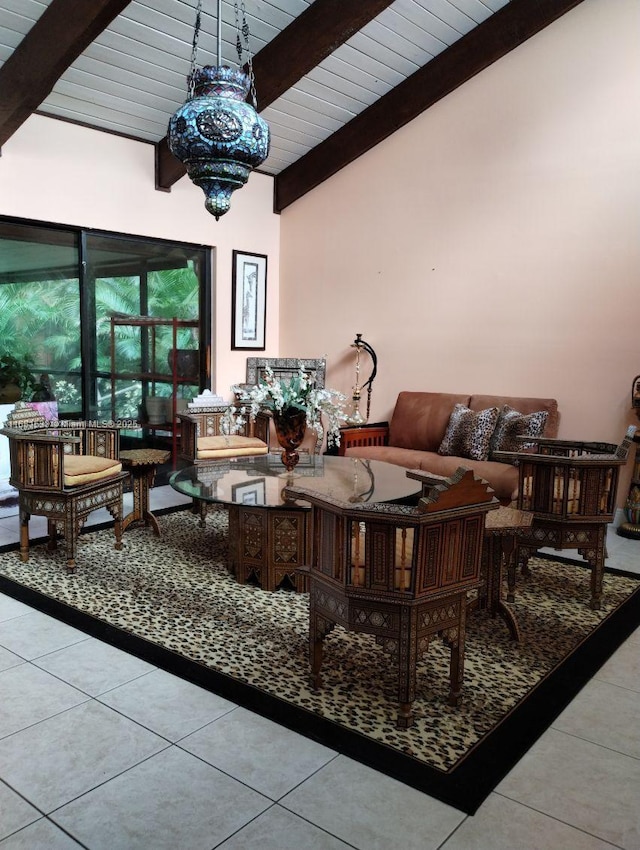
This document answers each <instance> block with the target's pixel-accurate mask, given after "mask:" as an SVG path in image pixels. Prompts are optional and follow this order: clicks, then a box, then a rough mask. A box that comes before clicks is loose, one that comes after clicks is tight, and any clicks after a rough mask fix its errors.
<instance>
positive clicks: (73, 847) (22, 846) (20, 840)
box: [0, 818, 81, 850]
mask: <svg viewBox="0 0 640 850" xmlns="http://www.w3.org/2000/svg"><path fill="white" fill-rule="evenodd" d="M80 846H81V845H80V844H78V843H77V841H74V840H73V838H70V837H69V836H68V835H66V833H64V832H63V831H62V830H61V829H59V828H58V827H57V826H56V825H55V824H53V823H51V821H49V820H46V819H44V818H43V819H41V820H39V821H36V823H34V824H31V826H27V827H25V829H21V830H20V832H16V833H15V834H14V835H12V836H10V837H9V838H7V839H5V841H0V850H79V848H80Z"/></svg>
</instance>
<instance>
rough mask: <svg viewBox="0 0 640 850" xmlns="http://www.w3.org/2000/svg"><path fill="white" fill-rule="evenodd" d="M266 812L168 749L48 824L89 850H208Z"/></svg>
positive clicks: (254, 796) (234, 785) (262, 804)
mask: <svg viewBox="0 0 640 850" xmlns="http://www.w3.org/2000/svg"><path fill="white" fill-rule="evenodd" d="M269 805H270V801H269V800H267V799H266V798H265V797H262V796H261V795H260V794H258V793H256V792H255V791H252V790H251V789H250V788H246V787H245V786H243V785H242V784H241V783H239V782H236V781H235V779H231V778H230V777H229V776H225V775H224V774H223V773H221V772H220V771H219V770H216V769H215V768H213V767H211V766H210V765H208V764H205V763H204V762H202V761H200V759H197V758H195V757H194V756H191V755H189V754H188V753H185V752H183V751H182V750H179V749H177V748H176V747H171V748H169V749H168V750H165V751H164V752H162V753H160V754H159V755H157V756H154V757H153V758H150V759H148V760H147V761H145V762H144V763H142V764H139V765H138V766H137V767H134V768H132V769H131V770H128V771H127V772H126V773H123V774H122V775H121V776H118V777H116V778H115V779H112V780H111V781H110V782H106V783H105V784H104V785H101V786H100V787H99V788H96V789H95V790H94V791H91V792H90V793H88V794H85V795H84V796H83V797H81V798H79V799H77V800H74V801H73V802H72V803H70V804H69V805H67V806H64V807H63V808H61V809H60V810H59V811H57V812H54V813H53V814H52V819H53V820H54V821H55V822H56V823H58V824H60V825H61V826H62V827H64V829H66V830H68V831H69V832H70V833H71V834H72V835H74V836H75V837H76V838H77V839H78V841H81V842H82V843H83V844H85V845H86V846H87V847H90V848H91V850H210V848H212V847H217V846H218V844H219V843H220V842H221V841H224V839H225V838H227V837H228V836H230V835H232V834H233V833H234V832H236V831H237V830H238V829H240V828H241V827H242V826H244V825H245V824H246V823H248V822H249V821H251V820H252V819H253V818H255V817H256V816H257V815H259V814H260V813H261V812H263V811H264V810H265V809H266V808H267V807H268V806H269ZM247 850H248V848H247Z"/></svg>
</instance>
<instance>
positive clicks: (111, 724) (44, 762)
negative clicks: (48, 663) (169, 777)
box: [0, 668, 167, 814]
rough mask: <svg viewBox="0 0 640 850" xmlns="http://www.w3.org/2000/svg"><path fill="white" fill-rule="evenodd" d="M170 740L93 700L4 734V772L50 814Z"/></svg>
mask: <svg viewBox="0 0 640 850" xmlns="http://www.w3.org/2000/svg"><path fill="white" fill-rule="evenodd" d="M18 669H20V668H18ZM43 675H47V674H43ZM166 746H167V742H166V741H165V740H164V739H162V738H160V737H158V736H157V735H154V734H153V733H152V732H149V731H148V730H147V729H143V728H142V727H141V726H139V725H138V724H137V723H133V722H132V721H131V720H127V718H126V717H122V716H121V715H119V714H118V713H117V712H115V711H112V710H111V709H110V708H107V707H106V706H103V705H100V704H99V703H96V702H93V701H90V702H87V703H84V704H83V705H79V706H76V707H75V708H72V709H69V710H68V711H65V712H63V713H62V714H58V715H56V716H55V717H50V718H49V719H48V720H43V721H42V722H41V723H38V724H37V725H35V726H31V727H30V728H28V729H23V730H22V731H21V732H17V733H16V734H15V735H11V736H10V737H8V738H3V739H2V740H0V765H1V766H2V767H1V775H2V778H3V779H4V780H5V782H6V783H7V784H8V785H10V786H11V787H12V788H14V789H15V790H16V791H18V793H20V794H22V795H23V797H25V798H26V799H27V800H28V801H29V802H30V803H33V805H34V806H37V807H38V808H39V809H40V810H41V811H43V812H44V813H45V814H46V813H48V812H51V811H52V810H53V809H57V808H58V807H59V806H62V805H64V804H65V803H68V802H69V801H70V800H73V799H74V798H75V797H77V796H79V795H80V794H84V793H85V792H86V791H89V790H90V789H91V788H94V787H95V786H96V785H98V784H100V783H101V782H105V781H106V780H107V779H110V778H111V777H113V776H116V775H117V774H118V773H121V772H122V771H124V770H127V768H130V767H132V766H133V765H135V764H138V762H140V761H142V760H143V759H146V758H148V757H149V756H151V755H153V754H154V753H157V752H159V751H160V750H162V749H164V748H165V747H166ZM25 756H27V757H25Z"/></svg>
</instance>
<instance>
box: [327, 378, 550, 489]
mask: <svg viewBox="0 0 640 850" xmlns="http://www.w3.org/2000/svg"><path fill="white" fill-rule="evenodd" d="M456 404H462V405H464V406H465V407H468V408H469V409H470V410H472V411H475V412H478V411H482V410H486V409H487V408H493V407H497V408H498V409H499V410H503V408H504V405H509V407H511V408H513V409H514V410H517V411H519V412H520V413H522V414H525V415H528V414H531V413H535V412H537V411H541V410H544V411H547V414H548V416H547V421H546V424H545V426H544V432H543V436H545V437H556V436H557V434H558V421H559V415H558V403H557V401H556V400H555V399H552V398H521V397H513V396H496V395H468V394H462V393H459V394H455V393H429V392H401V393H400V394H399V395H398V398H397V401H396V405H395V409H394V411H393V415H392V417H391V420H390V421H389V422H388V423H379V424H376V425H365V426H363V427H361V428H345V429H343V430H342V435H341V444H340V454H341V455H346V456H347V457H359V458H366V459H369V460H381V461H386V462H387V463H395V464H397V465H398V466H404V467H406V468H407V469H420V470H423V471H426V472H431V473H434V474H435V475H445V476H450V475H452V474H453V473H454V472H455V471H456V469H458V468H459V467H460V466H464V467H467V468H470V469H473V470H474V472H475V473H476V474H477V475H479V476H480V477H481V478H483V479H484V480H485V481H487V482H488V484H489V485H490V486H491V487H492V488H493V490H494V492H495V494H496V496H497V497H498V499H500V501H501V502H503V503H507V502H509V501H511V500H512V499H514V498H515V497H516V496H517V491H518V470H517V468H516V467H514V466H512V465H511V464H509V463H504V462H501V461H498V460H492V459H491V455H489V459H487V460H474V459H471V458H469V457H460V456H456V455H443V454H439V453H438V448H439V447H440V445H441V443H442V441H443V438H444V436H445V433H446V431H447V426H448V424H449V419H450V417H451V414H452V412H453V409H454V406H455V405H456Z"/></svg>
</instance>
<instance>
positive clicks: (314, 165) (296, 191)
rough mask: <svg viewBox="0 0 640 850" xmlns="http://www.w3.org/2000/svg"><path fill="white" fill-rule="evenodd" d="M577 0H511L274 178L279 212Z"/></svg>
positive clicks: (276, 208)
mask: <svg viewBox="0 0 640 850" xmlns="http://www.w3.org/2000/svg"><path fill="white" fill-rule="evenodd" d="M582 2H583V0H511V2H510V3H508V4H507V5H506V6H503V8H502V9H501V10H500V11H498V12H496V13H495V14H493V15H492V16H491V17H490V18H488V19H487V20H486V21H484V22H483V23H482V24H480V25H479V26H477V27H476V28H475V29H473V30H471V31H470V32H469V33H468V34H467V35H465V36H463V37H462V38H460V39H459V40H458V41H456V42H455V43H454V44H453V45H451V47H448V48H447V49H446V50H445V51H443V52H442V53H441V54H439V55H438V56H436V57H435V58H434V59H432V60H431V61H430V62H428V63H427V64H426V65H425V66H423V67H422V68H420V70H418V71H416V72H415V73H414V74H412V75H411V76H410V77H408V78H407V79H406V80H404V81H403V82H402V83H400V84H399V85H398V86H396V87H395V88H394V89H392V90H391V91H390V92H389V93H388V94H386V95H384V96H383V97H381V98H380V99H379V100H378V101H376V102H375V103H373V104H372V105H371V106H369V107H368V108H367V109H366V110H364V111H363V112H361V113H360V114H359V115H357V116H356V117H355V118H353V119H352V120H351V121H349V123H348V124H345V125H344V126H343V127H341V128H340V129H339V130H337V131H336V132H335V133H333V134H332V135H331V136H329V138H328V139H325V141H323V142H321V143H320V144H319V145H317V146H316V147H315V148H313V149H312V150H310V151H309V153H307V154H305V155H304V156H303V157H301V158H300V159H299V160H297V161H296V162H294V163H292V164H291V165H290V166H288V167H287V168H285V169H284V170H283V171H282V172H280V174H279V175H278V176H277V177H276V181H275V210H276V212H281V211H282V210H283V209H285V207H287V206H289V204H292V203H293V202H294V201H296V200H297V199H298V198H300V197H302V195H304V194H305V193H306V192H309V191H310V190H311V189H313V188H314V187H316V186H318V185H319V184H320V183H322V182H323V181H324V180H327V179H328V178H329V177H331V176H332V175H333V174H335V173H336V172H337V171H339V170H340V169H341V168H344V167H345V166H346V165H348V164H349V163H350V162H353V161H354V160H355V159H357V158H358V157H359V156H361V155H362V154H363V153H365V152H366V151H368V150H370V149H371V148H373V147H374V146H375V145H377V144H378V143H379V142H381V141H383V140H384V139H386V138H388V137H389V136H390V135H391V134H392V133H394V132H395V131H396V130H397V129H398V128H399V127H402V126H403V125H405V124H407V123H408V122H409V121H411V120H413V119H414V118H416V117H417V116H418V115H420V114H421V113H422V112H424V111H425V110H426V109H428V108H429V107H430V106H432V105H433V104H434V103H436V102H437V101H438V100H440V99H441V98H443V97H445V95H447V94H449V93H450V92H452V91H453V90H454V89H456V88H458V87H459V86H461V85H462V84H463V83H464V82H466V81H467V80H469V79H470V78H471V77H473V76H475V75H476V74H478V73H479V72H480V71H482V70H483V69H484V68H487V67H488V66H489V65H491V64H492V63H493V62H495V61H496V60H498V59H500V58H501V57H502V56H504V55H505V54H507V53H509V52H510V51H511V50H513V49H514V48H516V47H517V46H518V45H519V44H522V42H524V41H526V40H527V39H528V38H531V36H533V35H535V34H536V33H537V32H539V31H540V30H542V29H544V27H546V26H548V25H549V24H551V23H552V22H553V21H555V20H556V19H557V18H560V17H561V16H562V15H564V14H565V13H566V12H568V11H569V10H570V9H573V8H574V7H575V6H578V5H579V4H580V3H582Z"/></svg>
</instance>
